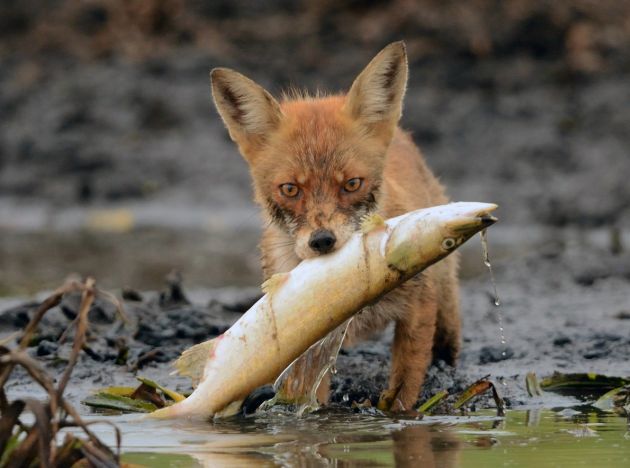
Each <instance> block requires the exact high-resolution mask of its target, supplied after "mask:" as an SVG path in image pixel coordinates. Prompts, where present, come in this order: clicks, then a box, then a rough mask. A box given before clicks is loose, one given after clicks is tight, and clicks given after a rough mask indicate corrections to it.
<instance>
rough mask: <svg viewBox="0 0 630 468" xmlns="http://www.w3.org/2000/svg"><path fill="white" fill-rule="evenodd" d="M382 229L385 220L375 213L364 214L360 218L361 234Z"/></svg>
mask: <svg viewBox="0 0 630 468" xmlns="http://www.w3.org/2000/svg"><path fill="white" fill-rule="evenodd" d="M382 227H385V220H384V219H383V217H382V216H381V215H379V214H377V213H372V214H366V215H364V216H362V217H361V232H363V234H367V233H368V232H371V231H373V230H374V229H378V228H382Z"/></svg>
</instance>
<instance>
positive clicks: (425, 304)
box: [381, 297, 438, 411]
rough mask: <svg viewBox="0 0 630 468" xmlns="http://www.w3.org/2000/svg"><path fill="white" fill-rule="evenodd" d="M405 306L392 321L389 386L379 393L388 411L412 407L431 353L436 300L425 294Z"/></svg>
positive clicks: (434, 327) (435, 317) (429, 362)
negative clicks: (392, 340)
mask: <svg viewBox="0 0 630 468" xmlns="http://www.w3.org/2000/svg"><path fill="white" fill-rule="evenodd" d="M409 307H410V310H408V311H407V314H405V315H404V316H403V317H402V318H401V319H399V320H397V322H396V329H395V333H394V343H393V346H392V366H391V371H390V376H389V388H388V390H386V391H385V392H384V393H383V395H382V396H381V399H382V400H384V401H385V406H389V410H391V411H405V410H409V409H412V407H413V405H414V404H415V402H416V400H417V399H418V394H419V393H420V388H421V387H422V384H423V383H424V378H425V376H426V372H427V369H428V367H429V364H431V358H432V354H433V353H432V348H433V338H434V336H435V329H436V320H437V309H438V307H437V300H436V299H435V297H431V298H427V297H425V298H423V299H422V300H418V301H417V302H416V303H415V304H410V305H409Z"/></svg>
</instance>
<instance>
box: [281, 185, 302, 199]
mask: <svg viewBox="0 0 630 468" xmlns="http://www.w3.org/2000/svg"><path fill="white" fill-rule="evenodd" d="M280 192H282V195H284V196H285V197H289V198H293V197H296V196H297V194H298V193H300V189H299V188H298V186H297V185H295V184H282V185H281V186H280Z"/></svg>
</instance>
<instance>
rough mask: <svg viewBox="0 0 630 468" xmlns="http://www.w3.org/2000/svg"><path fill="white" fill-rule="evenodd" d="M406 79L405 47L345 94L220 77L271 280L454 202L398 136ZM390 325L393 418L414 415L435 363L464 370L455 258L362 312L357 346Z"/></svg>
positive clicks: (355, 329)
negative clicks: (290, 92)
mask: <svg viewBox="0 0 630 468" xmlns="http://www.w3.org/2000/svg"><path fill="white" fill-rule="evenodd" d="M407 73H408V66H407V55H406V50H405V45H404V43H403V42H395V43H392V44H390V45H388V46H387V47H385V48H384V49H383V50H382V51H381V52H380V53H379V54H378V55H376V57H375V58H374V59H373V60H372V61H371V62H370V63H369V64H368V66H367V67H366V68H365V69H364V70H363V71H362V72H361V73H360V74H359V76H358V77H357V78H356V80H355V81H354V83H353V84H352V87H351V88H350V91H349V92H348V93H347V94H345V95H330V96H316V97H309V96H292V97H290V96H285V97H284V98H283V99H281V100H279V101H278V100H276V99H275V98H274V97H272V96H271V94H269V93H268V92H267V91H266V90H265V89H263V88H262V87H261V86H259V85H258V84H256V83H255V82H253V81H252V80H250V79H249V78H246V77H245V76H243V75H241V74H240V73H238V72H235V71H233V70H229V69H225V68H217V69H214V70H213V71H212V73H211V83H212V95H213V98H214V102H215V104H216V107H217V109H218V112H219V114H220V116H221V118H222V119H223V121H224V123H225V125H226V127H227V129H228V131H229V134H230V136H231V138H232V140H233V141H234V142H235V143H236V144H237V145H238V148H239V150H240V152H241V154H242V155H243V157H244V158H245V160H246V161H247V163H248V164H249V168H250V172H251V176H252V180H253V188H254V197H255V201H256V202H257V203H258V204H259V205H260V206H261V207H262V212H263V216H264V221H265V223H264V232H263V235H262V240H261V243H260V250H261V261H262V268H263V274H264V277H265V279H267V278H269V277H271V276H272V275H273V274H276V273H281V272H286V271H289V270H291V269H292V268H294V267H295V266H296V265H297V264H298V263H299V262H300V261H301V260H303V259H306V258H310V257H314V256H316V255H321V254H322V253H321V252H319V251H318V250H316V249H315V248H313V235H314V233H315V232H316V231H317V232H325V233H326V234H327V235H329V240H330V241H331V242H334V245H333V246H332V250H333V251H334V250H336V249H338V248H339V247H341V246H342V245H343V244H344V243H345V242H346V241H347V240H348V238H349V237H350V236H351V234H352V233H353V232H355V231H357V230H359V229H360V226H361V219H362V218H363V217H364V216H365V215H368V214H379V215H380V216H382V217H383V218H391V217H394V216H398V215H400V214H403V213H406V212H408V211H411V210H416V209H419V208H425V207H429V206H433V205H439V204H443V203H446V202H447V201H448V199H447V197H446V195H445V191H444V188H443V187H442V185H441V184H440V183H439V181H438V180H437V179H436V177H435V176H434V175H433V174H432V172H431V171H430V169H429V168H428V167H427V165H426V163H425V161H424V159H423V157H422V155H421V153H420V151H419V150H418V148H417V147H416V145H415V144H414V143H413V141H412V139H411V137H410V135H409V134H408V133H406V132H404V131H403V130H401V129H400V128H399V127H398V122H399V120H400V117H401V113H402V106H403V97H404V94H405V89H406V85H407ZM356 179H358V180H359V181H358V182H357V180H356ZM357 186H358V188H357ZM333 238H334V240H332V239H333ZM329 243H330V242H329ZM329 247H330V246H329ZM331 281H334V278H331ZM391 321H394V322H395V332H394V341H393V345H392V359H391V370H390V377H389V385H388V389H386V390H385V391H384V393H383V396H384V397H385V398H384V400H385V401H387V402H388V405H389V409H391V410H392V411H404V410H408V409H411V408H412V407H413V405H414V404H415V402H416V400H417V398H418V394H419V391H420V389H421V386H422V384H423V382H424V379H425V374H426V371H427V368H428V366H429V365H430V363H431V361H432V359H443V360H445V361H446V362H447V363H448V364H451V365H454V364H455V362H456V359H457V355H458V353H459V349H460V319H459V298H458V278H457V257H456V255H452V256H449V257H448V258H446V259H445V260H444V261H442V262H439V263H438V264H436V265H434V266H432V267H430V268H429V269H427V270H426V271H425V272H424V273H423V274H421V275H419V276H418V277H415V278H413V279H411V280H410V281H408V282H407V283H405V284H404V285H403V286H402V287H400V288H398V289H396V290H394V291H392V292H390V293H389V294H387V295H386V296H384V297H383V298H382V299H381V300H380V301H379V302H378V303H376V304H375V305H373V306H371V307H368V308H366V309H364V310H363V311H361V312H360V313H359V314H358V315H357V316H356V317H355V320H354V321H353V322H352V325H351V328H350V329H349V331H348V337H347V342H346V344H351V343H352V342H355V341H356V340H360V339H363V338H365V337H368V336H369V335H371V334H373V333H375V332H377V331H379V330H382V329H383V328H384V327H386V326H387V324H388V323H389V322H391ZM294 372H297V373H299V372H304V369H301V370H300V368H299V366H297V367H296V369H295V370H294ZM297 377H299V376H296V378H297ZM328 386H329V379H327V380H326V381H325V382H324V383H323V384H322V385H321V387H320V389H319V391H318V398H319V399H320V400H321V401H322V402H325V401H327V398H328Z"/></svg>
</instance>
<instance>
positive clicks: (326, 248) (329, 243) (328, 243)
mask: <svg viewBox="0 0 630 468" xmlns="http://www.w3.org/2000/svg"><path fill="white" fill-rule="evenodd" d="M335 242H337V238H336V237H335V235H334V234H333V233H332V232H330V231H328V230H327V229H318V230H317V231H315V232H313V234H311V238H310V239H309V241H308V246H309V247H310V248H311V249H313V250H314V251H315V252H319V253H321V254H325V253H328V252H330V251H331V250H332V248H333V247H334V246H335Z"/></svg>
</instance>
